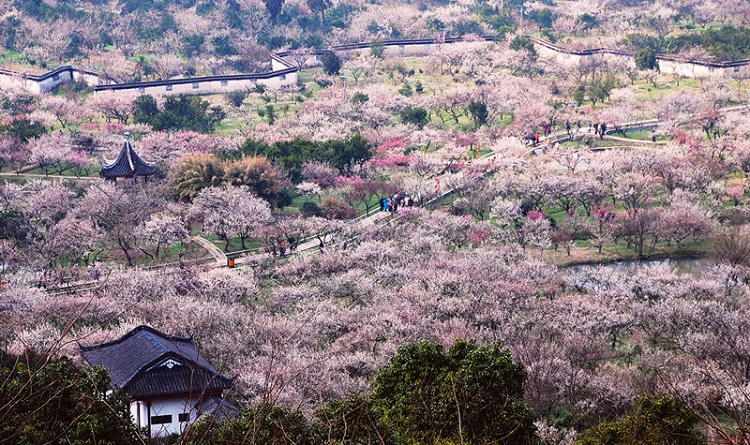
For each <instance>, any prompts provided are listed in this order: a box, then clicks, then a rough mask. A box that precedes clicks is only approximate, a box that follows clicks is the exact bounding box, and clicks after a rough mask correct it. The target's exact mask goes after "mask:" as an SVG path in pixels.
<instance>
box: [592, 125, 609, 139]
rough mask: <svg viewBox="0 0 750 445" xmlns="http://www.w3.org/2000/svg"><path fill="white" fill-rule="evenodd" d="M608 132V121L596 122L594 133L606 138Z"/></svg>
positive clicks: (600, 137)
mask: <svg viewBox="0 0 750 445" xmlns="http://www.w3.org/2000/svg"><path fill="white" fill-rule="evenodd" d="M606 133H607V123H606V122H602V123H599V122H594V134H598V135H599V139H604V135H605V134H606Z"/></svg>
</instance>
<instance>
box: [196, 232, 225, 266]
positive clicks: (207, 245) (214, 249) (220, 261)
mask: <svg viewBox="0 0 750 445" xmlns="http://www.w3.org/2000/svg"><path fill="white" fill-rule="evenodd" d="M190 239H191V240H192V241H194V242H195V243H197V244H198V245H199V246H201V247H203V248H204V249H206V250H207V251H208V253H210V254H211V256H212V257H214V259H215V260H216V263H217V265H219V266H226V265H227V256H226V254H225V253H224V251H223V250H221V249H220V248H219V247H218V246H217V245H216V244H214V243H212V242H211V241H209V240H207V239H206V238H203V237H202V236H191V237H190Z"/></svg>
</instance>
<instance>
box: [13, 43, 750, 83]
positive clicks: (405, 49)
mask: <svg viewBox="0 0 750 445" xmlns="http://www.w3.org/2000/svg"><path fill="white" fill-rule="evenodd" d="M485 39H486V40H493V39H494V38H493V37H491V36H488V37H485ZM531 39H532V41H533V42H534V44H535V47H536V48H537V51H538V52H539V53H540V54H541V55H544V56H548V57H554V58H556V59H557V60H558V61H559V62H560V63H563V64H571V65H572V64H578V63H580V62H582V61H584V60H586V59H594V58H604V59H619V60H624V61H627V60H632V59H633V53H631V52H628V51H619V50H611V49H607V48H596V49H588V50H584V51H572V50H569V49H566V48H562V47H559V46H557V45H554V44H553V43H550V42H548V41H546V40H542V39H539V38H536V37H531ZM462 41H463V40H462V39H456V38H449V39H445V40H444V41H437V40H435V39H411V40H391V41H384V42H377V43H355V44H347V45H339V46H335V47H333V48H331V51H333V52H335V53H337V54H338V55H340V56H346V55H347V54H350V53H352V52H355V51H369V50H370V48H371V47H372V46H373V45H379V46H381V47H382V50H383V56H384V57H419V56H428V55H430V54H434V53H436V52H438V51H439V50H440V47H441V46H442V45H446V44H452V43H457V42H462ZM323 53H324V51H315V52H311V53H310V54H309V55H301V56H300V55H295V56H294V57H293V58H294V59H295V61H290V59H291V58H292V57H291V54H290V53H288V52H284V53H278V54H275V55H273V56H272V57H271V69H272V71H271V72H268V73H260V74H236V75H224V76H207V77H192V78H183V79H169V80H159V81H151V82H132V83H122V82H118V81H117V80H115V79H111V78H106V77H105V76H104V75H102V74H100V73H97V72H95V71H91V70H85V69H81V68H76V67H72V66H63V67H60V68H57V69H55V70H53V71H50V72H48V73H46V74H43V75H40V76H35V75H31V74H25V73H18V72H14V71H9V70H2V69H0V88H3V87H5V88H10V87H16V88H22V89H25V90H27V91H31V92H35V93H43V92H48V91H52V90H54V89H55V88H57V87H58V86H60V85H62V84H63V83H65V82H70V81H71V80H81V81H83V82H85V83H87V84H88V85H93V86H94V90H95V91H124V90H127V91H138V92H140V93H143V94H151V95H164V94H216V93H228V92H233V91H250V90H251V89H253V88H254V87H255V86H257V85H265V86H266V87H268V88H271V89H277V88H281V87H284V86H289V85H296V84H297V80H298V71H299V66H300V65H301V66H302V67H313V66H320V65H321V64H322V63H321V61H320V56H321V55H322V54H323ZM657 58H658V60H659V68H660V70H661V72H663V73H666V74H673V73H676V74H679V75H681V76H684V77H696V78H701V77H730V78H740V79H744V78H748V77H750V60H740V61H735V62H722V63H718V62H706V61H701V60H693V59H684V58H680V57H674V56H667V55H659V56H657Z"/></svg>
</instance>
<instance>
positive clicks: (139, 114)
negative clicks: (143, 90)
mask: <svg viewBox="0 0 750 445" xmlns="http://www.w3.org/2000/svg"><path fill="white" fill-rule="evenodd" d="M210 105H211V104H210V103H209V102H208V101H205V100H203V99H201V98H200V97H198V96H188V95H184V94H180V95H179V96H168V97H167V98H166V100H165V101H164V107H163V110H160V109H159V107H158V106H157V104H156V99H154V98H153V96H151V95H148V94H146V95H143V96H139V97H138V98H137V99H136V101H135V112H134V113H133V117H134V119H135V121H136V122H139V123H143V124H149V125H151V126H152V127H153V129H154V130H155V131H161V130H193V131H197V132H200V133H213V131H214V129H215V128H216V125H218V124H219V123H220V122H221V121H222V120H223V119H224V117H226V113H225V112H224V110H222V109H221V107H210ZM209 107H210V108H209Z"/></svg>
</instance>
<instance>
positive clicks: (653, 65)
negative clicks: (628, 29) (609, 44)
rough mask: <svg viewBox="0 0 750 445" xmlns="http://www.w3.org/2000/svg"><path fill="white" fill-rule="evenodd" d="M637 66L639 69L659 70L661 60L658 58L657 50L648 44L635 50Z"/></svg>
mask: <svg viewBox="0 0 750 445" xmlns="http://www.w3.org/2000/svg"><path fill="white" fill-rule="evenodd" d="M635 66H636V67H637V68H638V69H639V70H658V69H659V61H658V60H656V50H655V49H654V48H653V47H651V46H647V47H645V48H641V49H639V50H638V51H636V52H635Z"/></svg>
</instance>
